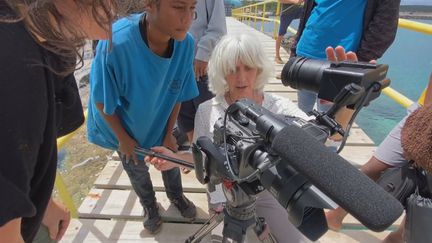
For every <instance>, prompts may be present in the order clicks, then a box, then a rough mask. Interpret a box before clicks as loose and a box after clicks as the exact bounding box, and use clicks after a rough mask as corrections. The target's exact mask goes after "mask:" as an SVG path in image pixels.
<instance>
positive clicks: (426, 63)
mask: <svg viewBox="0 0 432 243" xmlns="http://www.w3.org/2000/svg"><path fill="white" fill-rule="evenodd" d="M415 21H419V22H423V23H427V24H432V20H415ZM273 26H274V24H273V23H267V24H265V25H264V31H265V32H266V33H268V34H269V35H272V32H273V28H274V27H273ZM291 26H292V27H293V28H295V29H297V26H298V20H295V21H293V23H292V25H291ZM257 28H258V29H260V28H261V26H260V24H259V23H257ZM288 35H289V34H288ZM378 63H384V64H388V65H389V71H388V74H387V77H389V78H390V79H391V81H392V82H391V87H393V88H394V89H396V90H397V91H399V92H401V93H402V94H404V95H405V96H407V97H408V98H410V99H412V100H417V99H418V97H419V96H420V94H421V92H422V91H423V89H424V88H425V87H426V85H427V83H428V80H429V74H430V73H432V35H427V34H423V33H418V32H414V31H411V30H407V29H402V28H399V29H398V32H397V35H396V39H395V41H394V43H393V44H392V45H391V47H390V48H389V49H388V50H387V52H386V53H385V54H384V56H383V57H382V58H381V59H379V60H378ZM405 114H406V111H405V109H404V108H403V107H402V106H400V105H398V104H397V103H395V102H394V101H393V100H391V99H390V98H388V97H387V96H385V95H381V96H380V97H379V98H378V99H377V100H375V101H373V102H372V103H371V104H370V105H369V106H368V107H365V108H363V109H362V110H361V112H360V113H359V115H358V117H357V119H356V120H355V122H357V123H358V124H359V126H360V127H361V128H363V129H364V130H365V132H366V133H367V134H368V135H369V136H370V137H371V138H372V140H373V141H374V142H375V143H376V144H379V143H380V142H381V141H382V140H383V139H384V138H385V136H386V135H387V134H388V133H389V131H390V130H391V129H392V128H393V127H394V126H395V125H396V124H397V123H398V122H399V121H400V120H401V119H402V118H403V117H404V116H405Z"/></svg>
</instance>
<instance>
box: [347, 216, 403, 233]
mask: <svg viewBox="0 0 432 243" xmlns="http://www.w3.org/2000/svg"><path fill="white" fill-rule="evenodd" d="M404 217H405V212H404V213H403V214H402V215H401V216H400V217H399V218H398V219H397V220H396V221H395V222H394V223H393V225H392V226H391V228H392V229H395V228H396V227H399V225H401V223H402V220H403V218H404ZM342 225H343V228H345V229H353V228H358V229H360V228H363V229H365V230H366V227H364V226H363V225H362V223H360V222H359V221H358V220H357V219H356V218H354V217H353V216H352V215H351V214H348V215H347V216H346V217H345V218H344V220H343V222H342ZM361 226H362V227H361Z"/></svg>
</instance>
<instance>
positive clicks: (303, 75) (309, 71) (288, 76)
mask: <svg viewBox="0 0 432 243" xmlns="http://www.w3.org/2000/svg"><path fill="white" fill-rule="evenodd" d="M330 65H331V63H330V62H328V61H323V60H314V59H308V58H305V57H294V58H290V59H289V61H288V62H287V64H285V66H284V68H283V70H282V74H281V78H282V83H283V85H285V86H290V87H291V88H294V89H305V90H309V91H314V92H318V91H319V89H320V81H321V78H322V74H323V70H324V69H326V68H328V67H330Z"/></svg>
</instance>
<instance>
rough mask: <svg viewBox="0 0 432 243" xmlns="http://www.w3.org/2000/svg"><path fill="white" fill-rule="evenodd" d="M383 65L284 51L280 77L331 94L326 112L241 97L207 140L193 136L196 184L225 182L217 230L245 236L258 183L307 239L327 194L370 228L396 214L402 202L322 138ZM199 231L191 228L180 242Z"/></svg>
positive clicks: (364, 96) (319, 226)
mask: <svg viewBox="0 0 432 243" xmlns="http://www.w3.org/2000/svg"><path fill="white" fill-rule="evenodd" d="M387 68H388V67H387V66H386V65H376V64H369V63H349V62H342V63H335V62H326V61H317V60H310V59H305V58H294V59H291V60H290V61H289V62H288V63H287V64H286V65H285V67H284V68H283V71H282V81H283V84H284V85H290V86H292V87H294V88H302V89H307V90H312V91H316V92H318V96H319V97H321V98H323V99H326V100H330V101H333V102H334V105H333V107H332V108H331V109H330V110H329V111H328V112H326V113H321V112H315V113H314V115H315V116H316V119H315V120H313V121H305V120H302V119H300V118H296V117H290V116H283V115H279V114H274V113H272V112H270V111H269V110H267V109H265V108H263V107H261V106H260V105H258V104H256V103H254V102H253V101H251V100H247V99H242V100H238V101H236V102H235V103H234V104H232V105H230V106H229V107H228V109H227V110H226V114H225V117H224V118H220V119H219V120H218V121H217V122H216V124H215V125H214V132H213V135H214V137H213V140H211V139H210V138H208V137H200V138H198V140H197V142H196V144H193V148H192V150H193V156H194V161H195V172H196V177H197V178H198V180H199V181H200V182H201V183H203V184H206V183H209V182H211V183H212V184H217V183H223V184H224V186H223V188H224V194H225V196H226V198H227V203H226V206H225V209H224V212H225V218H224V230H223V235H224V237H226V238H231V239H233V240H235V241H236V242H242V241H243V240H244V233H245V232H246V229H247V228H248V227H250V226H251V225H252V224H253V222H254V219H255V209H254V208H255V207H254V206H255V199H256V195H257V194H258V193H259V192H261V191H263V190H268V191H269V192H270V193H271V194H272V195H273V196H274V197H275V198H276V199H277V201H278V202H279V203H280V204H281V205H282V206H283V207H284V208H285V209H286V210H287V211H288V214H289V219H290V221H291V222H292V223H293V224H294V225H295V226H296V227H297V228H298V229H299V230H300V231H301V232H302V233H303V234H304V235H305V236H306V237H308V238H309V239H310V240H313V241H315V240H317V239H319V238H320V237H321V236H322V235H323V234H324V233H325V232H326V231H327V223H326V219H325V216H324V211H323V208H333V207H334V203H333V201H334V202H336V203H338V204H339V205H340V206H342V207H343V208H345V209H346V210H347V211H348V212H350V213H351V214H353V216H354V217H356V218H357V219H359V221H360V222H362V223H364V224H365V225H366V226H368V227H369V228H371V229H373V230H377V231H381V230H384V229H385V228H386V227H388V226H389V225H390V224H391V223H392V222H394V221H395V220H396V219H397V218H398V217H399V215H400V214H401V213H402V207H401V206H400V204H399V203H398V202H397V201H396V200H394V199H393V198H392V197H391V196H389V195H388V194H386V193H385V192H384V191H383V190H382V189H381V188H379V187H378V186H376V184H375V183H374V182H372V181H371V180H370V179H368V178H367V177H366V176H364V175H363V174H362V173H360V172H359V171H358V170H357V169H356V168H354V167H353V166H352V165H350V164H349V163H348V162H347V161H345V160H344V159H343V158H341V157H340V156H338V155H337V154H336V153H334V152H332V151H330V150H328V149H327V148H326V147H325V146H324V145H323V143H324V142H325V140H326V139H327V138H328V137H329V136H331V135H333V134H334V133H336V132H339V133H341V134H343V133H344V131H343V129H342V128H341V127H340V125H339V124H338V123H337V122H336V121H335V120H334V115H335V114H336V112H337V111H338V110H339V109H340V108H341V107H345V106H350V107H351V108H354V109H357V110H360V109H361V108H362V107H363V106H364V105H365V104H367V103H369V102H370V101H371V100H373V99H375V98H376V97H378V96H379V94H380V92H381V90H382V88H384V87H386V86H388V84H389V80H388V79H385V76H386V71H387ZM329 198H331V199H329ZM332 200H333V201H332ZM383 202H385V206H384V205H383V204H382V203H383ZM359 205H361V206H359ZM367 205H373V207H368V206H367ZM380 205H382V206H380ZM383 212H385V213H386V215H385V216H383V215H381V214H382V213H383ZM207 232H208V230H207ZM202 238H203V235H201V236H197V235H196V234H195V235H194V236H192V237H190V238H189V240H188V241H187V242H199V241H200V240H201V239H202Z"/></svg>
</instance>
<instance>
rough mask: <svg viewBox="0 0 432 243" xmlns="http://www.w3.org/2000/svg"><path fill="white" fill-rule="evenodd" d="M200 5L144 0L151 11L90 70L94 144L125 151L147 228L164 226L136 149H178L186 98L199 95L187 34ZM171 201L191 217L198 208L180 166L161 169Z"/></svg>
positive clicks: (116, 29) (118, 34) (118, 26)
mask: <svg viewBox="0 0 432 243" xmlns="http://www.w3.org/2000/svg"><path fill="white" fill-rule="evenodd" d="M196 2H197V1H196V0H143V3H144V5H145V12H144V13H140V14H134V15H130V16H128V17H125V18H121V19H119V20H118V21H117V22H116V23H115V24H114V25H113V37H112V42H113V48H111V50H110V43H109V42H108V41H100V42H99V44H98V46H97V49H96V56H95V59H94V60H93V64H92V69H91V73H90V100H89V109H88V111H89V113H88V121H87V132H88V139H89V141H90V142H92V143H94V144H97V145H99V146H101V147H104V148H107V149H111V150H114V151H118V153H119V155H120V159H121V161H122V165H123V168H124V169H125V171H126V173H127V175H128V177H129V179H130V181H131V184H132V187H133V189H134V191H135V192H136V193H137V195H138V197H139V199H140V203H141V205H142V206H143V208H144V210H145V211H146V212H147V217H146V218H145V221H144V222H143V225H144V228H145V229H147V230H148V231H149V232H150V233H152V234H156V233H157V232H159V231H160V229H161V226H162V218H161V216H160V214H159V206H158V204H157V201H156V197H155V192H154V190H153V185H152V181H151V178H150V174H149V171H148V167H147V165H146V164H145V163H143V162H142V160H143V159H144V158H140V157H139V156H136V154H135V152H134V148H135V147H136V146H139V147H142V148H151V147H153V146H161V145H163V146H165V147H168V148H170V149H172V150H177V146H176V142H175V138H174V137H173V135H172V130H173V127H174V124H175V122H176V120H177V115H178V113H179V110H180V104H181V102H183V101H186V100H190V99H192V98H194V97H195V96H197V95H198V90H197V87H196V81H195V75H194V70H193V61H194V55H193V54H194V41H193V38H192V37H191V36H190V35H189V34H188V33H187V31H188V30H189V27H190V25H191V24H192V21H193V19H194V18H195V16H196V12H195V5H196ZM162 178H163V181H164V186H165V189H166V193H167V197H168V199H169V200H170V202H171V203H172V204H173V206H175V207H176V208H177V209H178V210H179V211H180V213H181V215H182V216H183V217H185V218H188V219H193V218H194V217H195V215H196V207H195V205H194V204H193V203H192V202H191V201H189V200H188V199H187V198H186V197H185V196H184V194H183V187H182V184H181V175H180V170H179V169H178V168H174V169H172V170H168V171H164V172H162Z"/></svg>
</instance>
